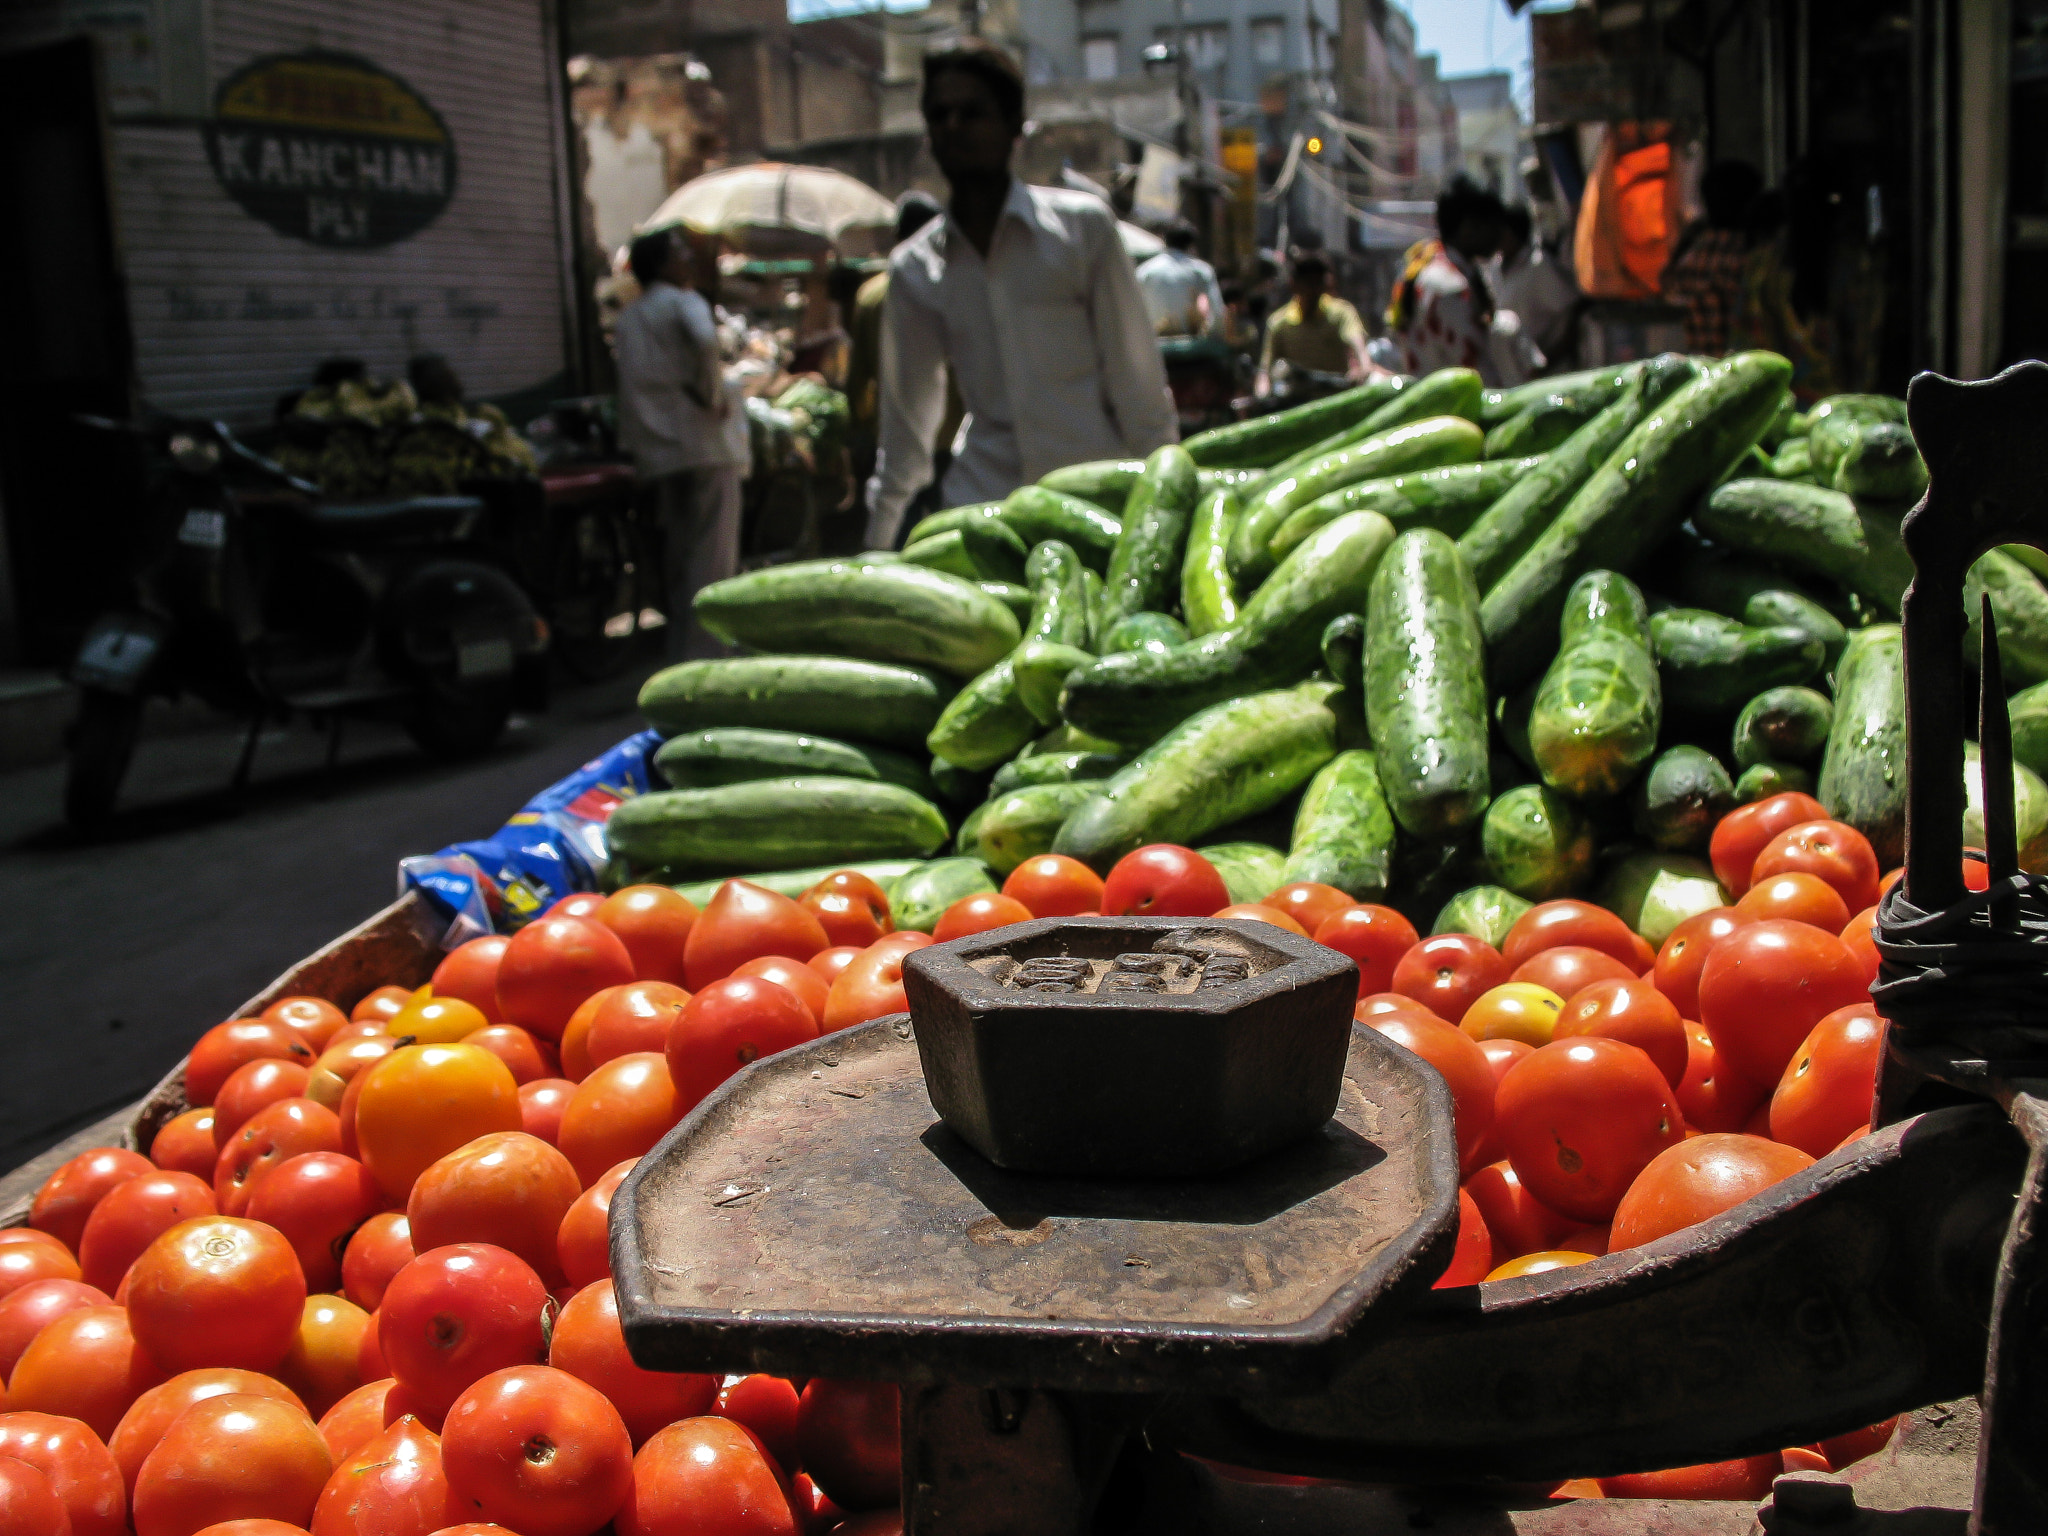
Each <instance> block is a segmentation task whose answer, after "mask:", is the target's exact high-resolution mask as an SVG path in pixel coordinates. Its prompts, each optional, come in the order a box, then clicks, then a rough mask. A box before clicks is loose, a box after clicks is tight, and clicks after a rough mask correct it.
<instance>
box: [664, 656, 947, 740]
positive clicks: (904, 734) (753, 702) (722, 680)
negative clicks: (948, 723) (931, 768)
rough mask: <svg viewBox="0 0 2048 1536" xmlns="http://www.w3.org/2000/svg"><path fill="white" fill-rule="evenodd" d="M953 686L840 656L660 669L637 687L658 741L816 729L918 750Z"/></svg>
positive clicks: (913, 671) (917, 672) (909, 670)
mask: <svg viewBox="0 0 2048 1536" xmlns="http://www.w3.org/2000/svg"><path fill="white" fill-rule="evenodd" d="M952 694H953V685H952V684H951V683H950V682H947V681H943V680H942V679H940V678H939V677H937V676H936V675H934V674H933V673H931V672H927V671H924V670H922V669H921V668H917V667H902V666H892V665H889V664H887V663H884V662H877V661H856V660H853V659H852V658H850V657H845V656H733V657H726V658H722V659H720V660H717V661H686V662H680V663H678V664H677V665H675V666H672V667H664V668H663V669H662V670H661V671H659V672H657V673H655V674H654V676H652V677H650V678H649V679H648V680H647V681H646V682H645V683H643V684H642V685H641V688H640V701H639V702H640V713H641V714H642V715H644V716H645V717H646V719H647V723H648V724H649V725H651V726H653V727H654V728H655V729H656V730H658V731H660V732H661V733H662V734H663V735H667V736H673V735H675V734H677V733H678V732H681V731H694V730H702V729H705V728H706V727H710V726H721V725H740V726H753V727H757V728H759V729H762V730H773V731H814V732H818V733H820V734H822V735H826V736H833V737H838V738H840V739H842V740H853V741H873V742H880V743H883V744H884V745H887V746H896V747H922V746H923V745H924V738H925V733H926V732H927V731H929V730H930V729H931V728H932V727H933V726H934V725H935V724H937V723H938V718H939V712H940V711H941V710H942V709H944V708H945V705H946V700H947V699H949V698H951V697H952Z"/></svg>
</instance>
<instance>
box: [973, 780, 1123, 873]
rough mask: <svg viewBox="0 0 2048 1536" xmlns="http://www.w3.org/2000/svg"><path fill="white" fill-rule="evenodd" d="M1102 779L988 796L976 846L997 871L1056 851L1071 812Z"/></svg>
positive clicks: (978, 824)
mask: <svg viewBox="0 0 2048 1536" xmlns="http://www.w3.org/2000/svg"><path fill="white" fill-rule="evenodd" d="M1101 788H1102V785H1101V783H1100V782H1099V781H1095V782H1090V781H1082V780H1072V781H1069V782H1067V783H1064V784H1034V785H1030V786H1028V787H1026V788H1023V789H1012V790H1007V791H1005V792H1004V793H1002V794H1000V795H993V796H991V797H990V798H989V801H988V803H987V805H986V806H984V807H983V808H982V810H981V811H980V812H978V813H977V815H978V818H979V819H978V820H977V821H976V822H975V827H974V844H973V848H972V850H971V851H972V852H973V853H975V854H976V855H977V856H978V857H980V858H981V860H982V861H983V862H984V863H986V864H987V865H988V867H989V868H990V869H992V870H994V871H995V872H996V874H997V876H998V877H1001V876H1004V875H1007V874H1009V872H1010V871H1011V870H1013V869H1015V868H1016V867H1017V866H1018V865H1019V864H1022V863H1023V862H1024V861H1025V860H1026V859H1030V858H1036V857H1037V856H1038V855H1039V854H1041V853H1050V852H1052V844H1053V839H1054V838H1055V837H1057V836H1058V835H1059V830H1060V828H1061V827H1062V826H1064V825H1065V824H1066V820H1067V818H1068V817H1069V816H1071V815H1073V814H1074V812H1075V811H1077V810H1079V809H1080V807H1081V806H1082V805H1083V804H1084V803H1085V802H1087V801H1089V800H1092V799H1094V798H1095V796H1096V795H1097V794H1098V793H1099V792H1100V791H1101Z"/></svg>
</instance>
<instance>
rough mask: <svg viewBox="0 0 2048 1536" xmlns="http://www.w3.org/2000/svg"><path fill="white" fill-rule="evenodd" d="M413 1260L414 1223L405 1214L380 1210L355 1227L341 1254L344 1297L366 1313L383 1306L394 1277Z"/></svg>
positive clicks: (342, 1292) (342, 1291)
mask: <svg viewBox="0 0 2048 1536" xmlns="http://www.w3.org/2000/svg"><path fill="white" fill-rule="evenodd" d="M412 1261H413V1246H412V1224H411V1223H410V1222H408V1221H407V1220H406V1219H405V1212H403V1211H379V1212H378V1213H377V1214H376V1215H374V1216H372V1217H370V1218H369V1219H368V1220H366V1221H365V1222H364V1223H363V1224H362V1225H361V1226H360V1227H358V1228H356V1230H355V1235H354V1236H352V1237H351V1238H349V1240H348V1246H347V1247H346V1248H345V1249H343V1250H342V1255H341V1294H342V1295H344V1296H346V1297H347V1298H348V1299H349V1300H350V1301H352V1302H354V1303H355V1304H356V1305H357V1306H359V1307H361V1308H363V1310H364V1311H366V1312H374V1311H376V1310H377V1309H378V1308H379V1307H380V1306H382V1305H383V1304H384V1290H385V1287H387V1286H388V1285H390V1284H391V1277H392V1276H393V1275H395V1274H397V1273H398V1272H399V1271H400V1270H401V1269H403V1268H405V1266H406V1265H408V1264H410V1263H411V1262H412Z"/></svg>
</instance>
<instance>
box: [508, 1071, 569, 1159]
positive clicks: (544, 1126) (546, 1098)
mask: <svg viewBox="0 0 2048 1536" xmlns="http://www.w3.org/2000/svg"><path fill="white" fill-rule="evenodd" d="M575 1096H576V1085H575V1084H574V1083H572V1082H570V1081H569V1079H567V1078H566V1077H543V1078H541V1079H539V1080H538V1081H536V1082H531V1083H521V1084H520V1085H519V1128H520V1129H521V1130H522V1131H524V1132H526V1134H527V1135H529V1136H538V1137H539V1138H540V1139H541V1140H542V1141H544V1142H546V1143H547V1144H548V1145H549V1146H551V1147H552V1146H554V1145H556V1144H557V1143H558V1142H559V1141H560V1140H561V1138H562V1116H563V1114H564V1113H566V1112H567V1110H568V1108H569V1100H570V1099H572V1098H574V1097H575Z"/></svg>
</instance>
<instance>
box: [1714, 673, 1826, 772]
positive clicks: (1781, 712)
mask: <svg viewBox="0 0 2048 1536" xmlns="http://www.w3.org/2000/svg"><path fill="white" fill-rule="evenodd" d="M1834 723H1835V706H1834V704H1833V702H1832V701H1831V700H1829V698H1828V696H1827V695H1826V694H1824V693H1816V692H1815V691H1814V690H1813V689H1811V688H1799V687H1788V688H1766V689H1765V690H1764V691H1763V692H1762V693H1760V694H1758V695H1757V696H1756V697H1755V698H1753V699H1751V700H1750V701H1749V702H1748V703H1747V704H1745V705H1743V706H1742V713H1741V714H1739V715H1737V716H1736V717H1735V739H1734V752H1735V766H1736V767H1738V768H1748V767H1750V766H1751V765H1752V764H1755V763H1766V762H1780V763H1817V762H1819V761H1820V755H1821V753H1823V752H1824V751H1826V750H1827V745H1828V732H1829V731H1830V730H1831V729H1832V728H1833V726H1834Z"/></svg>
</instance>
